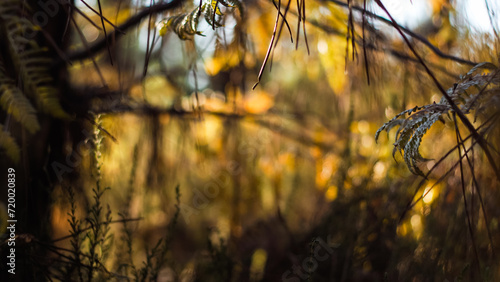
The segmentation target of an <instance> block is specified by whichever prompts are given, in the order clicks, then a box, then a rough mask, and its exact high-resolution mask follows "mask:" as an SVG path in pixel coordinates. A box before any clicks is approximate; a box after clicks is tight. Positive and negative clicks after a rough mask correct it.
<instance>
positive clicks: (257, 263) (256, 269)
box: [250, 249, 267, 281]
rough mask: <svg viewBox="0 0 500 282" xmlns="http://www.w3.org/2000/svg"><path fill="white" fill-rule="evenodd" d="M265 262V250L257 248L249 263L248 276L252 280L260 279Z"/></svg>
mask: <svg viewBox="0 0 500 282" xmlns="http://www.w3.org/2000/svg"><path fill="white" fill-rule="evenodd" d="M266 262H267V252H266V250H264V249H257V250H255V252H254V253H253V255H252V263H251V264H250V277H252V278H253V279H252V281H260V280H261V279H262V275H263V274H264V268H265V267H266Z"/></svg>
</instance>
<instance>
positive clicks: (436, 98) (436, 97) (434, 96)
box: [431, 94, 441, 103]
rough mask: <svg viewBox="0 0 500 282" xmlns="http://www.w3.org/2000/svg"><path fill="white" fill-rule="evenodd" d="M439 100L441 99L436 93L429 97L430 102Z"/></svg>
mask: <svg viewBox="0 0 500 282" xmlns="http://www.w3.org/2000/svg"><path fill="white" fill-rule="evenodd" d="M439 101H441V97H440V96H439V95H437V94H434V95H432V97H431V103H432V102H436V103H437V102H439Z"/></svg>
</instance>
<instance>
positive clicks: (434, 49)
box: [322, 0, 477, 66]
mask: <svg viewBox="0 0 500 282" xmlns="http://www.w3.org/2000/svg"><path fill="white" fill-rule="evenodd" d="M322 1H323V2H331V3H334V4H336V5H339V6H342V7H346V8H349V5H348V4H347V3H344V2H342V1H338V0H322ZM351 7H352V9H353V10H356V11H358V12H360V13H364V14H365V16H368V17H371V18H374V19H376V20H379V21H381V22H383V23H386V24H388V25H391V26H393V27H395V28H396V29H398V28H399V29H400V30H402V31H403V32H404V33H406V34H407V35H409V36H411V37H412V38H414V39H416V40H418V41H420V42H422V43H423V44H424V45H425V46H427V47H429V49H431V50H432V52H434V54H436V55H438V56H439V57H441V58H444V59H449V60H452V61H455V62H457V63H461V64H466V65H471V66H475V65H477V63H476V62H473V61H469V60H465V59H462V58H459V57H456V56H453V55H449V54H446V53H444V52H443V51H441V50H439V48H437V47H436V46H434V45H432V43H430V42H429V40H427V39H426V38H425V37H423V36H422V35H420V34H417V33H415V32H413V31H411V30H410V29H408V28H406V27H404V26H401V25H399V24H397V23H396V22H394V21H391V20H388V19H386V18H384V17H382V16H379V15H377V14H374V13H372V12H370V11H365V10H364V9H363V8H362V7H359V6H356V5H351Z"/></svg>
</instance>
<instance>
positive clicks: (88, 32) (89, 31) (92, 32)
mask: <svg viewBox="0 0 500 282" xmlns="http://www.w3.org/2000/svg"><path fill="white" fill-rule="evenodd" d="M82 32H83V35H84V36H85V40H87V43H90V42H93V41H95V40H96V39H97V38H98V37H99V30H97V29H96V28H95V27H93V26H91V25H86V26H85V27H84V28H83V30H82Z"/></svg>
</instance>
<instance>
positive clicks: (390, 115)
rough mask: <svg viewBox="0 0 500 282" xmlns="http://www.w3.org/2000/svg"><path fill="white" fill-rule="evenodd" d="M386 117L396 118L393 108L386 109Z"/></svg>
mask: <svg viewBox="0 0 500 282" xmlns="http://www.w3.org/2000/svg"><path fill="white" fill-rule="evenodd" d="M385 117H386V118H389V119H390V118H393V117H394V110H393V109H392V108H391V107H387V108H385Z"/></svg>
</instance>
